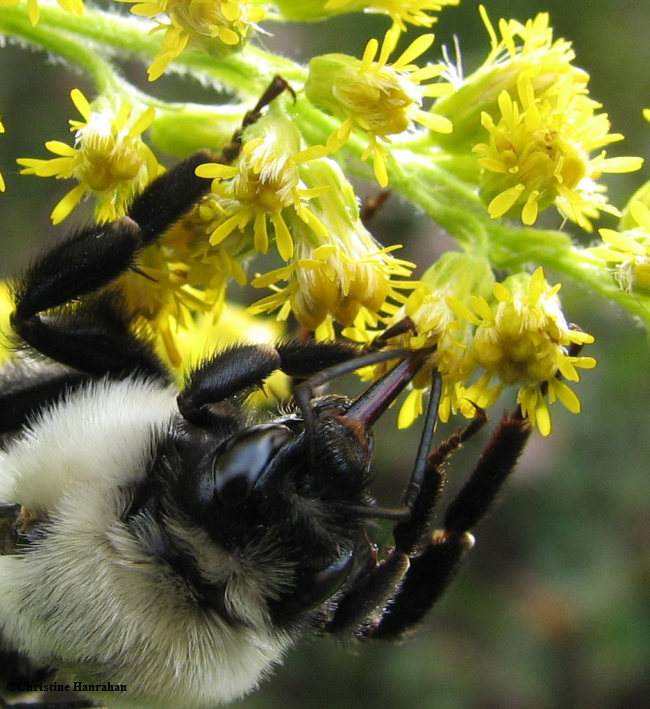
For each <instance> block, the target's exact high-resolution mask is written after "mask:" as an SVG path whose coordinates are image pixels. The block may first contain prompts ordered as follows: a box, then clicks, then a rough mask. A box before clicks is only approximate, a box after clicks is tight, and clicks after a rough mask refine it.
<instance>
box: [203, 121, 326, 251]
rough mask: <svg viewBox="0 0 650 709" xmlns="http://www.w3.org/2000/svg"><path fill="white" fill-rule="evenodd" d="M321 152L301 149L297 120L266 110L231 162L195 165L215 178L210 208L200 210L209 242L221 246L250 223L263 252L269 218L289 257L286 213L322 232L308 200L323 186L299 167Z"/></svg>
mask: <svg viewBox="0 0 650 709" xmlns="http://www.w3.org/2000/svg"><path fill="white" fill-rule="evenodd" d="M324 152H326V151H325V150H324V148H323V147H322V146H314V147H312V148H306V149H303V146H302V142H301V136H300V133H299V131H298V129H297V128H296V127H295V124H294V123H293V122H292V121H291V120H290V119H289V118H288V117H286V116H283V115H274V114H271V113H269V114H268V115H267V116H264V117H263V118H261V119H260V120H259V121H257V123H255V124H254V125H253V126H251V127H250V128H249V129H248V130H247V131H246V133H245V135H244V138H243V145H242V149H241V153H240V155H239V157H238V158H237V160H236V161H235V163H234V164H233V165H219V164H215V163H206V164H205V165H201V166H199V168H197V171H196V173H197V175H199V176H200V177H206V178H210V179H212V180H213V182H212V193H213V195H214V196H215V199H214V202H213V209H212V210H211V211H210V212H209V213H208V212H207V211H204V215H205V218H206V221H208V222H209V223H210V225H211V226H210V230H211V233H210V243H211V244H213V245H216V244H219V243H221V242H222V241H223V240H224V239H226V238H227V237H228V236H229V235H230V234H232V233H233V232H235V231H239V232H243V231H244V230H246V228H247V227H249V225H252V230H253V244H254V248H255V249H256V250H257V251H258V252H260V253H266V252H267V251H268V248H269V233H268V223H269V222H270V223H271V225H272V226H273V233H274V235H275V244H276V248H277V249H278V253H279V254H280V256H281V257H282V258H283V259H284V260H285V261H287V260H289V259H290V258H291V256H292V254H293V250H294V244H293V238H292V235H291V232H290V230H289V228H288V226H287V221H286V220H287V215H288V214H289V213H291V214H293V215H296V216H298V218H299V219H300V220H302V221H303V222H304V223H305V224H306V225H307V226H308V227H309V228H310V229H311V230H313V231H315V232H316V233H320V234H324V233H325V231H326V230H325V227H324V226H323V225H322V224H321V223H320V222H319V220H318V218H317V217H316V216H315V215H314V213H313V211H312V210H311V208H310V201H311V200H312V199H313V198H314V197H315V196H317V195H318V194H320V193H321V192H322V189H323V188H322V186H320V185H307V184H305V182H304V179H303V177H302V172H301V170H302V165H304V164H306V163H308V162H309V161H310V160H313V159H315V158H317V157H319V156H321V155H322V154H323V153H324Z"/></svg>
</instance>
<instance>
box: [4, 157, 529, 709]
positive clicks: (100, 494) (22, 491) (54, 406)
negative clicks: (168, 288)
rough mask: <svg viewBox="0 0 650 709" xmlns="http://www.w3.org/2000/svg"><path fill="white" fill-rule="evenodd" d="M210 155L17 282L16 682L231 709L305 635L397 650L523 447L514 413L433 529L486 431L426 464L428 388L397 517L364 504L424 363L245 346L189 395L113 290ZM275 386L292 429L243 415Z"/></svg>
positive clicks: (430, 448) (325, 347)
mask: <svg viewBox="0 0 650 709" xmlns="http://www.w3.org/2000/svg"><path fill="white" fill-rule="evenodd" d="M209 159H214V160H222V159H223V156H214V155H212V156H210V154H207V153H205V152H202V153H200V154H197V155H195V156H192V157H190V158H188V159H187V160H185V161H183V162H181V163H179V164H178V165H177V166H176V167H175V168H172V169H171V170H170V171H169V172H167V173H166V174H165V175H163V176H162V177H160V178H158V179H157V180H156V181H155V182H153V183H152V184H151V185H150V186H149V187H148V188H147V189H146V190H145V191H144V192H143V193H142V194H140V195H139V196H138V197H136V198H135V200H134V201H133V204H132V205H131V207H130V209H129V211H128V214H127V216H125V217H122V218H120V219H117V220H115V221H113V222H111V223H107V224H101V225H94V226H90V227H87V228H83V229H81V230H79V231H77V232H75V233H73V234H72V235H70V236H68V237H67V238H66V239H65V240H64V241H63V242H62V243H59V244H58V245H55V246H54V247H53V248H51V249H50V250H49V251H48V252H46V253H45V254H43V255H42V256H40V257H39V258H38V259H36V260H35V261H34V263H33V264H32V265H31V267H30V268H28V269H27V271H26V273H25V274H24V275H23V276H22V277H21V278H20V279H18V280H17V281H16V283H15V285H14V301H15V309H14V311H13V315H12V317H11V323H12V328H13V330H14V332H15V335H16V337H17V338H18V339H19V341H20V343H21V344H22V346H23V350H24V352H23V356H22V358H18V359H17V360H16V361H15V362H14V363H13V364H12V365H10V366H9V367H7V368H5V370H4V371H3V372H2V373H1V379H0V436H1V440H2V445H1V448H0V500H1V501H2V503H3V507H2V518H3V523H4V532H5V539H6V540H7V539H8V540H10V541H8V542H7V541H5V546H4V548H3V550H2V552H3V553H2V555H0V643H1V648H2V653H3V654H4V658H5V660H6V661H5V664H4V671H5V673H6V672H7V671H8V669H7V668H9V666H10V663H9V659H11V660H12V664H11V666H12V667H13V668H14V669H15V671H16V672H19V674H21V676H22V677H23V678H24V677H30V676H31V677H39V678H44V677H52V678H56V680H57V681H60V682H66V683H69V684H72V683H73V682H78V683H81V684H82V685H95V686H101V685H103V684H106V683H112V684H113V685H119V686H120V687H121V686H125V687H126V691H120V692H113V693H112V692H107V693H105V694H102V695H97V694H93V700H96V701H99V702H101V703H102V704H104V705H108V706H151V707H157V706H160V707H169V706H178V707H180V706H182V707H184V708H187V709H190V708H192V707H213V706H215V705H218V704H224V703H228V702H230V701H232V700H234V699H236V698H238V697H240V696H242V695H244V694H246V693H247V692H250V691H251V690H253V689H254V688H255V687H257V686H258V684H259V683H260V681H261V680H262V679H263V678H265V677H266V676H267V675H268V674H269V672H270V671H271V670H272V669H273V667H274V666H276V665H277V664H278V663H280V662H281V660H282V658H283V656H284V655H285V653H286V652H287V650H288V649H289V648H291V647H292V646H294V645H295V643H296V642H297V641H298V640H299V639H300V638H301V637H302V636H303V635H305V634H307V633H313V632H323V633H333V634H335V635H338V636H341V637H350V636H356V637H357V638H360V639H372V638H383V639H395V638H400V637H402V636H403V635H404V633H405V632H406V631H407V630H409V629H410V628H412V627H413V626H414V625H415V624H417V623H418V621H420V619H421V618H422V617H423V616H424V614H425V613H426V612H427V611H428V609H429V608H430V607H431V605H432V604H433V603H434V602H435V601H436V599H437V598H438V597H439V596H440V594H441V593H442V592H443V590H444V588H445V586H446V585H447V583H448V581H449V580H450V578H451V576H452V573H453V571H454V569H455V568H456V566H457V564H458V561H459V560H460V558H461V557H462V555H463V553H464V552H465V551H466V550H467V549H468V548H469V547H470V546H471V545H472V537H471V535H470V533H469V530H470V529H471V528H472V527H473V526H474V525H475V523H476V522H477V521H478V520H479V519H480V517H481V516H482V515H483V514H484V512H485V510H486V509H487V507H488V506H489V505H490V503H491V502H492V501H493V499H494V497H495V495H496V494H497V492H498V490H499V488H500V486H501V484H502V483H503V481H504V479H505V478H506V477H507V475H508V474H509V473H510V471H511V470H512V468H513V467H514V464H515V462H516V460H517V458H518V456H519V454H520V453H521V450H522V448H523V446H524V444H525V442H526V439H527V437H528V434H529V426H528V423H527V422H526V421H525V420H524V419H523V418H522V417H521V416H519V415H517V414H514V415H513V416H510V417H505V418H504V419H503V420H502V421H501V423H500V424H499V426H498V427H497V429H496V432H495V434H494V435H493V438H492V440H491V441H490V443H489V444H488V447H487V448H486V450H485V452H484V454H483V456H482V457H481V459H480V461H479V462H478V464H477V466H476V468H475V470H474V471H473V473H472V474H471V475H470V477H469V479H468V481H467V483H466V485H465V487H464V488H463V490H462V491H461V492H460V493H459V494H458V496H457V497H456V498H455V500H454V501H453V502H452V504H451V505H450V507H449V508H448V509H447V511H446V513H445V514H444V516H443V518H442V520H441V523H440V526H441V528H440V529H438V530H437V531H434V530H433V515H434V507H435V505H436V501H437V499H438V497H439V494H440V491H441V489H442V486H443V482H444V471H443V465H444V462H445V459H446V458H447V456H448V455H449V454H450V453H451V452H453V450H454V449H456V448H457V447H458V446H459V445H460V444H461V443H462V441H463V440H465V439H466V438H467V437H468V436H469V435H471V434H472V433H473V432H474V430H475V429H476V428H478V427H479V426H480V424H481V422H482V418H481V417H480V416H477V418H476V419H475V420H474V421H473V422H472V423H470V424H469V426H468V427H467V428H466V429H464V430H463V431H460V432H459V433H458V434H456V435H455V436H453V437H452V438H451V439H449V440H447V441H444V442H443V443H441V444H440V445H438V446H437V447H435V446H434V445H433V443H432V438H433V427H434V422H435V418H436V414H437V400H438V399H437V396H436V391H439V381H438V380H437V378H436V377H434V378H433V393H432V395H431V400H430V405H429V409H428V413H427V415H426V417H425V418H426V420H425V423H424V433H423V435H422V439H421V443H420V446H419V449H418V450H417V451H416V452H415V453H414V460H415V463H414V466H413V472H412V474H411V477H410V479H409V480H408V482H407V485H406V489H405V493H404V497H403V499H402V501H401V503H400V504H399V505H397V506H395V507H394V508H386V507H382V506H379V505H378V504H376V503H375V502H374V500H373V499H372V498H371V496H370V493H369V484H370V480H371V476H372V465H373V443H372V433H371V427H372V425H373V423H374V422H375V421H376V420H377V418H378V417H379V416H381V414H382V413H383V411H384V410H385V409H386V407H387V406H388V405H389V404H390V403H391V402H392V401H393V400H394V399H395V397H396V396H397V394H398V393H399V392H400V391H401V390H402V389H403V387H404V386H405V385H406V384H407V383H408V382H409V381H410V379H411V378H412V377H413V376H414V374H415V372H416V371H418V369H419V368H420V367H421V365H422V362H423V359H424V356H425V354H424V353H419V354H413V353H407V352H404V351H400V350H390V348H388V347H387V346H386V344H385V342H380V343H378V345H377V346H376V348H375V349H374V350H373V351H365V352H360V351H359V350H358V349H357V348H355V347H354V346H352V345H350V344H346V343H329V344H327V343H320V344H319V343H315V342H312V341H307V342H295V341H291V342H285V343H280V344H278V345H276V346H274V347H273V346H269V345H248V344H241V345H238V346H235V347H232V348H230V349H229V350H227V351H225V352H223V353H221V354H218V355H214V356H211V357H207V358H206V359H205V360H204V361H203V363H202V364H201V365H200V366H199V367H198V368H197V369H196V370H194V371H193V372H192V373H191V374H190V375H189V377H188V379H187V381H186V382H185V385H184V388H183V389H182V390H181V391H179V390H178V388H177V387H176V386H175V385H174V384H173V378H172V376H171V374H170V372H169V371H167V369H166V367H165V366H164V365H163V363H162V362H161V361H160V360H159V358H158V357H157V356H156V354H155V353H154V349H153V347H152V345H151V343H150V342H149V341H147V339H146V338H144V337H143V336H142V335H141V334H138V333H135V332H134V330H133V328H132V327H131V323H130V322H128V318H126V317H125V316H124V309H123V308H122V307H121V303H120V300H119V297H118V296H116V294H115V291H114V290H111V289H110V288H108V287H107V286H109V285H110V284H111V283H113V282H114V281H115V279H117V278H118V277H119V276H120V275H121V274H123V273H124V272H125V271H126V270H127V269H130V268H137V258H138V254H139V252H140V251H141V250H142V249H143V248H144V247H145V246H147V245H149V244H152V243H154V242H155V241H156V240H157V239H158V238H159V237H160V236H161V234H163V233H164V232H165V230H166V229H168V228H169V227H170V226H171V224H172V223H174V222H175V221H176V220H177V219H179V218H180V217H181V216H182V215H183V214H185V213H186V212H187V211H188V210H189V209H190V208H191V207H192V206H193V205H194V204H195V203H196V202H197V200H198V199H199V198H200V197H201V196H202V194H203V193H204V192H205V191H206V190H207V188H208V185H209V181H206V180H204V179H202V178H198V177H196V176H195V174H194V171H195V168H196V166H197V165H198V164H200V163H203V162H206V160H209ZM388 339H389V338H386V341H388ZM36 355H38V356H36ZM387 359H391V360H394V361H395V363H396V365H395V367H394V368H393V369H391V370H390V371H389V372H388V374H386V375H384V377H383V378H382V379H380V380H379V381H378V382H376V383H375V384H374V385H372V386H371V387H370V388H369V389H368V390H367V391H366V392H364V393H363V394H361V395H360V396H359V397H358V398H357V399H356V400H353V401H350V400H348V399H347V398H345V397H342V396H334V395H327V394H326V395H320V396H316V395H315V392H316V390H317V389H318V388H319V387H321V386H322V385H325V384H328V383H329V382H330V381H331V380H333V379H334V378H335V377H337V376H339V374H341V373H344V372H347V371H352V370H354V369H357V368H359V367H361V366H364V365H366V364H368V363H372V362H377V361H380V360H387ZM278 369H279V370H282V371H284V372H286V373H287V374H289V375H290V376H292V377H293V378H295V380H297V381H299V382H301V383H299V384H298V385H297V387H296V401H297V404H296V405H295V406H294V407H293V411H294V412H293V413H290V414H283V415H280V416H278V417H277V418H272V419H271V420H261V421H260V420H250V414H247V413H245V410H244V408H243V407H242V401H243V399H244V397H245V395H247V394H248V393H249V392H250V391H251V390H252V389H254V388H255V387H258V386H260V385H261V384H262V383H263V382H264V380H265V378H266V377H268V376H269V375H270V374H271V373H272V372H274V371H275V370H278ZM373 518H384V519H391V520H393V521H394V547H392V548H391V549H390V550H388V551H387V552H386V553H385V554H378V553H377V550H376V549H375V548H374V546H373V545H372V544H371V543H370V542H369V540H368V534H369V532H368V531H367V530H366V527H367V526H368V523H369V521H371V520H373ZM25 668H28V669H25ZM0 672H1V671H0ZM5 679H7V680H9V681H12V680H13V681H14V683H15V682H16V677H15V676H14V677H9V678H5ZM77 686H79V685H77Z"/></svg>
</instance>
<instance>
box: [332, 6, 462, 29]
mask: <svg viewBox="0 0 650 709" xmlns="http://www.w3.org/2000/svg"><path fill="white" fill-rule="evenodd" d="M459 2H460V0H437V2H436V1H435V0H374V2H365V0H327V2H326V3H325V9H326V10H339V9H343V10H344V11H346V12H353V11H355V10H364V11H366V12H377V13H381V14H382V15H388V16H389V17H390V18H391V20H392V21H393V23H394V24H395V25H397V26H398V27H399V29H400V30H401V31H402V32H405V31H406V25H405V23H408V24H410V25H415V26H418V27H431V25H433V23H434V22H436V21H437V19H438V18H437V17H432V16H431V15H430V14H429V13H431V12H440V10H442V8H443V7H445V6H447V5H458V3H459Z"/></svg>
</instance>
